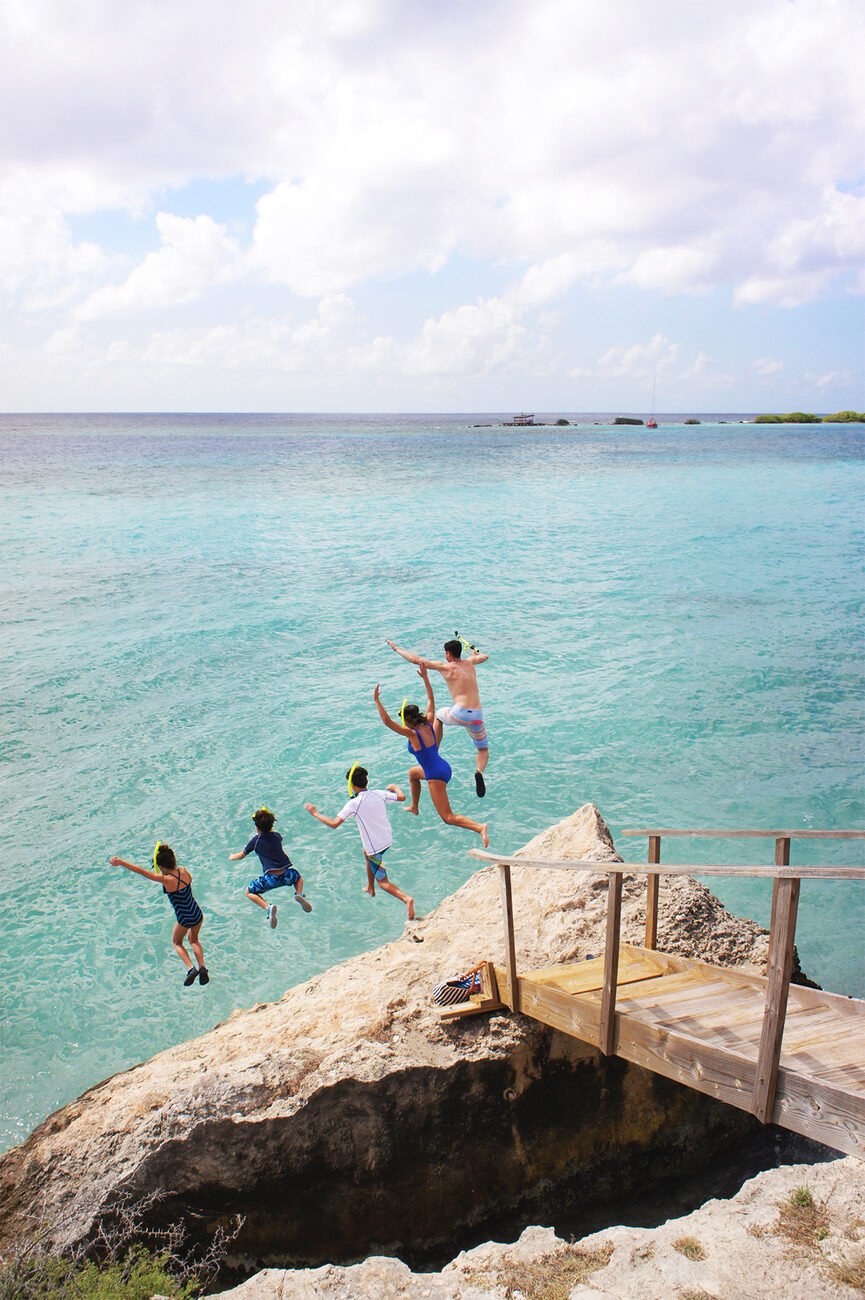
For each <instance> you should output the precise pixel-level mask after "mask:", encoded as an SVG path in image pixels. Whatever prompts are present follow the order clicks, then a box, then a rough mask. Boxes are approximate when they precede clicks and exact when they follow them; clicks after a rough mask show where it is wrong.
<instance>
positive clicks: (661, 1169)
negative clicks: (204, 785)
mask: <svg viewBox="0 0 865 1300" xmlns="http://www.w3.org/2000/svg"><path fill="white" fill-rule="evenodd" d="M523 853H524V854H525V855H527V856H549V857H570V858H573V859H589V860H592V861H597V862H608V861H617V860H620V859H618V858H617V855H616V853H615V849H614V846H613V843H612V840H611V838H610V834H609V831H608V829H607V827H606V825H605V824H604V822H603V820H602V818H601V816H600V814H599V813H598V811H597V809H596V808H595V807H594V806H593V805H591V804H586V805H584V806H583V807H582V808H580V809H578V810H577V811H576V812H575V813H573V814H572V815H571V816H570V817H567V818H566V819H564V820H563V821H562V822H559V823H558V824H557V825H555V826H553V827H550V828H549V829H548V830H545V831H543V832H542V833H541V834H540V835H538V836H536V837H535V838H534V839H533V840H532V841H530V843H529V844H527V845H526V846H525V848H524V850H523ZM513 877H514V909H515V918H516V933H517V949H518V961H519V963H520V964H521V965H522V966H523V967H524V968H525V966H527V965H546V964H548V963H551V962H558V961H563V960H569V959H571V960H576V959H579V958H581V957H584V956H586V955H587V954H588V953H597V952H599V951H600V950H601V948H602V946H603V936H604V920H605V908H606V892H607V885H606V878H605V877H604V876H584V875H576V874H572V873H570V872H562V871H550V872H541V871H536V870H529V869H526V870H525V871H521V870H519V869H515V870H514V872H513ZM644 897H645V883H644V881H643V880H635V879H631V878H626V880H625V884H624V898H623V931H622V933H623V937H624V938H625V939H626V940H630V941H636V942H639V941H640V936H641V932H642V925H643V908H644ZM661 898H662V905H661V922H660V935H661V944H662V946H663V947H665V948H667V949H668V950H669V951H678V952H682V953H684V954H686V955H690V954H692V953H698V954H699V955H700V956H701V957H703V958H704V959H706V960H710V961H711V960H716V961H719V962H728V963H736V964H747V965H749V966H750V967H751V968H753V969H759V968H760V967H761V965H762V964H763V962H764V961H765V952H766V935H765V931H763V930H761V929H760V928H759V927H758V926H755V925H754V924H753V923H751V922H747V921H738V920H736V919H735V918H733V917H730V916H729V915H728V914H727V913H726V912H725V911H724V909H723V907H722V906H721V904H720V903H719V902H718V901H717V899H715V898H714V897H713V896H712V895H711V894H710V893H709V891H708V890H706V889H705V888H704V887H703V886H702V885H700V884H698V883H697V882H695V881H693V880H690V879H688V878H675V879H673V880H672V881H670V882H669V883H668V882H667V881H665V882H664V883H663V884H662V890H661ZM502 956H503V931H502V920H501V907H500V901H499V879H498V871H497V870H496V869H495V868H494V867H489V868H485V869H483V870H481V871H479V872H477V873H476V874H475V875H474V876H472V877H471V878H470V879H469V880H468V881H467V883H466V884H465V885H464V886H463V887H462V888H461V889H459V890H458V891H457V892H456V893H455V894H453V895H452V896H451V897H450V898H447V899H445V900H444V902H443V903H442V904H441V905H440V906H439V907H438V908H437V909H436V910H435V911H434V912H433V913H431V914H430V916H428V917H427V918H426V919H424V920H422V921H419V922H416V923H415V924H414V925H413V926H410V927H408V928H407V930H406V933H405V934H404V935H403V936H402V937H401V938H400V939H398V940H396V941H395V942H393V943H390V944H386V945H385V946H383V947H381V948H379V949H377V950H376V951H373V952H369V953H364V954H362V955H360V956H358V957H355V958H352V959H351V960H348V961H345V962H342V963H341V964H340V965H338V966H335V967H333V968H332V969H330V970H328V971H326V972H325V973H323V974H322V975H319V976H316V977H315V978H314V979H312V980H310V981H308V982H307V983H306V984H303V985H300V986H298V987H296V988H293V989H290V990H289V991H288V992H287V993H286V994H285V995H284V996H283V997H282V998H281V999H280V1000H279V1001H278V1002H275V1003H272V1004H268V1005H260V1006H256V1007H253V1008H252V1009H250V1010H248V1011H242V1012H237V1013H235V1014H234V1015H232V1016H231V1017H230V1018H229V1019H228V1020H227V1021H226V1022H224V1023H223V1024H221V1025H219V1026H217V1028H215V1029H214V1030H212V1031H211V1032H209V1033H207V1034H205V1035H203V1036H202V1037H200V1038H198V1039H196V1040H194V1041H192V1042H189V1043H184V1044H182V1045H181V1046H178V1047H175V1048H172V1049H170V1050H168V1051H165V1052H162V1053H160V1054H159V1055H158V1056H156V1057H154V1058H153V1059H152V1060H150V1061H148V1062H146V1063H145V1064H143V1065H139V1066H137V1067H135V1068H133V1069H130V1070H127V1071H124V1072H123V1073H120V1074H117V1075H115V1076H114V1077H112V1078H110V1079H108V1080H106V1081H105V1082H104V1083H101V1084H99V1085H97V1086H96V1087H94V1088H91V1089H90V1090H89V1091H88V1092H87V1093H85V1094H84V1095H83V1096H82V1097H80V1098H79V1099H78V1100H77V1101H74V1102H72V1103H71V1104H70V1105H68V1106H65V1107H63V1108H62V1109H61V1110H59V1111H57V1112H56V1113H55V1114H54V1115H52V1116H51V1117H50V1118H49V1119H47V1120H46V1121H45V1122H44V1123H43V1124H41V1125H40V1126H39V1127H38V1128H37V1129H36V1130H35V1131H34V1133H33V1134H32V1135H31V1136H30V1138H29V1139H28V1140H27V1141H26V1142H25V1143H24V1144H23V1145H22V1146H20V1147H18V1148H16V1149H14V1150H12V1151H10V1152H8V1153H7V1154H6V1155H5V1157H3V1158H2V1160H0V1249H2V1248H3V1247H4V1246H8V1244H9V1243H10V1242H12V1241H14V1240H15V1238H16V1237H17V1236H20V1235H21V1234H22V1233H26V1232H28V1231H31V1230H32V1227H33V1224H34V1222H36V1221H38V1222H39V1224H40V1225H41V1227H42V1231H43V1232H44V1233H45V1236H46V1240H48V1241H50V1242H53V1243H55V1244H57V1245H59V1246H63V1245H69V1244H72V1243H75V1242H79V1241H81V1240H83V1239H85V1238H86V1237H87V1236H88V1234H89V1233H90V1232H91V1231H92V1228H93V1225H94V1222H95V1220H96V1219H97V1218H98V1216H99V1214H100V1213H102V1212H104V1211H105V1210H106V1209H107V1208H108V1207H110V1205H111V1204H112V1202H113V1201H114V1200H116V1198H117V1197H118V1196H121V1195H125V1196H132V1197H134V1198H136V1197H143V1196H146V1195H148V1194H150V1193H153V1192H158V1193H161V1194H162V1195H163V1196H164V1197H165V1198H166V1202H165V1203H164V1204H163V1206H162V1208H161V1216H163V1217H165V1216H167V1217H174V1218H177V1219H182V1220H183V1221H184V1222H185V1223H186V1225H187V1226H188V1228H189V1229H190V1231H191V1232H192V1235H193V1236H194V1237H195V1236H196V1235H197V1237H198V1239H199V1240H202V1241H206V1240H207V1238H208V1234H209V1232H210V1231H211V1229H212V1226H213V1224H214V1223H218V1222H220V1221H221V1220H222V1219H223V1218H228V1217H230V1216H231V1215H233V1214H235V1213H241V1214H244V1215H245V1216H246V1223H245V1226H244V1229H243V1232H242V1234H241V1237H240V1239H239V1250H240V1252H241V1255H242V1257H243V1259H244V1261H245V1263H246V1266H247V1267H249V1268H252V1267H253V1266H261V1265H262V1264H268V1263H278V1264H280V1265H286V1264H291V1263H303V1264H310V1263H316V1262H321V1261H323V1260H333V1259H351V1258H358V1257H361V1258H362V1257H364V1256H366V1255H369V1254H371V1253H373V1252H376V1251H377V1252H380V1253H396V1250H397V1249H398V1247H399V1244H400V1237H401V1234H403V1233H404V1231H405V1222H404V1218H405V1214H406V1213H407V1212H408V1213H410V1216H411V1223H412V1230H413V1232H414V1233H415V1234H416V1239H417V1240H418V1241H419V1242H423V1243H425V1244H430V1243H436V1242H438V1243H448V1242H452V1241H453V1240H454V1234H455V1232H456V1230H457V1229H461V1230H462V1229H467V1228H472V1230H474V1228H475V1227H478V1226H479V1225H482V1224H483V1223H484V1221H485V1220H486V1219H487V1218H488V1217H489V1216H490V1215H492V1214H493V1213H495V1212H498V1211H500V1210H501V1209H502V1208H503V1207H505V1206H514V1205H516V1204H523V1205H526V1204H530V1203H531V1201H532V1198H533V1197H534V1196H536V1195H538V1194H540V1192H542V1191H543V1190H544V1188H546V1187H549V1186H551V1185H554V1184H556V1183H557V1182H559V1181H561V1180H567V1179H571V1180H573V1181H575V1182H576V1184H577V1186H578V1187H579V1188H581V1189H582V1188H584V1189H585V1190H584V1193H583V1194H584V1195H586V1196H587V1197H592V1196H599V1195H603V1194H605V1193H607V1194H609V1193H611V1192H613V1191H614V1190H623V1189H624V1188H625V1187H626V1186H627V1185H628V1181H629V1179H630V1178H637V1177H639V1178H642V1177H644V1176H645V1175H646V1174H647V1173H648V1171H650V1170H651V1172H652V1173H653V1174H657V1175H661V1174H663V1173H665V1172H666V1173H669V1172H670V1171H671V1170H672V1169H674V1168H676V1167H677V1166H678V1164H679V1162H681V1161H682V1160H684V1159H685V1158H686V1157H687V1156H688V1154H689V1153H692V1152H693V1151H694V1150H695V1149H697V1148H700V1149H701V1150H700V1158H702V1159H705V1158H706V1156H707V1154H708V1153H709V1152H710V1151H711V1149H712V1146H713V1144H718V1143H719V1142H722V1141H724V1140H728V1138H729V1134H730V1133H731V1132H734V1131H743V1128H744V1127H745V1126H751V1125H753V1121H751V1120H750V1118H749V1117H747V1116H745V1115H743V1114H741V1113H739V1112H736V1111H733V1110H731V1109H730V1108H727V1107H723V1106H720V1105H719V1104H718V1103H716V1102H714V1101H712V1100H711V1099H709V1098H707V1097H702V1096H699V1095H698V1094H695V1093H692V1092H690V1091H689V1090H688V1089H685V1088H681V1087H679V1086H678V1085H676V1084H673V1083H670V1082H669V1081H667V1080H663V1079H659V1078H658V1077H657V1076H653V1075H650V1074H648V1073H647V1072H645V1071H643V1070H640V1069H638V1068H637V1067H633V1066H628V1065H626V1064H625V1063H624V1062H622V1061H618V1060H615V1059H613V1060H605V1059H604V1058H601V1057H600V1056H599V1055H598V1054H597V1053H595V1052H594V1051H592V1049H590V1048H588V1047H586V1046H585V1045H583V1044H580V1043H578V1042H576V1041H575V1040H573V1039H569V1038H566V1037H565V1036H563V1035H560V1034H557V1033H555V1032H554V1031H551V1030H548V1029H546V1028H545V1027H543V1026H541V1025H539V1024H537V1023H536V1022H533V1021H530V1020H527V1019H526V1018H524V1017H522V1016H504V1015H502V1016H498V1015H493V1016H484V1017H477V1018H473V1019H471V1020H468V1021H463V1022H459V1023H457V1024H451V1025H442V1024H441V1023H440V1021H439V1018H438V1011H437V1008H436V1007H435V1006H434V1004H433V1002H432V998H431V992H432V989H433V987H434V985H435V984H436V983H437V982H438V981H439V980H441V979H442V978H446V977H448V976H452V975H455V974H459V973H460V972H461V971H463V970H465V969H467V968H468V967H470V966H472V965H473V964H475V963H476V962H477V961H480V960H482V959H484V958H493V959H496V960H498V961H501V959H502ZM475 1239H477V1237H475Z"/></svg>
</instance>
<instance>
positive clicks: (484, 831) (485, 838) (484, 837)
mask: <svg viewBox="0 0 865 1300" xmlns="http://www.w3.org/2000/svg"><path fill="white" fill-rule="evenodd" d="M481 843H482V844H483V846H484V848H485V849H488V848H489V847H490V837H489V833H488V827H487V826H482V827H481Z"/></svg>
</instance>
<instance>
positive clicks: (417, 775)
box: [405, 767, 424, 817]
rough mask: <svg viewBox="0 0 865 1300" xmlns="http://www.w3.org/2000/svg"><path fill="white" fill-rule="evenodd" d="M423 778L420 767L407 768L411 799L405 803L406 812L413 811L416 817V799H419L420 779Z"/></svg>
mask: <svg viewBox="0 0 865 1300" xmlns="http://www.w3.org/2000/svg"><path fill="white" fill-rule="evenodd" d="M423 779H424V774H423V768H422V767H410V768H409V770H408V784H409V789H410V790H411V799H410V800H409V802H408V803H407V804H406V808H405V810H406V812H410V813H414V815H415V817H417V807H418V800H419V799H420V791H421V781H423Z"/></svg>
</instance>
